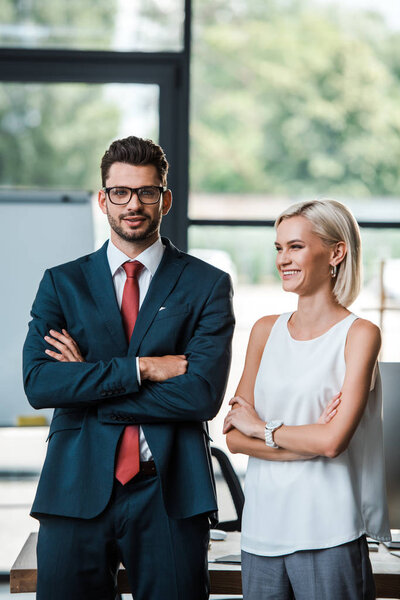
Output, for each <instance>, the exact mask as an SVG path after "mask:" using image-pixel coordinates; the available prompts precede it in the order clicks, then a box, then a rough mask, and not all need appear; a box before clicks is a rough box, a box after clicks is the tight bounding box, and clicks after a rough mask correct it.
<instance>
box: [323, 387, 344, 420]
mask: <svg viewBox="0 0 400 600" xmlns="http://www.w3.org/2000/svg"><path fill="white" fill-rule="evenodd" d="M341 396H342V392H339V393H338V394H336V396H334V397H333V398H332V400H331V401H330V402H329V403H328V404H327V405H326V407H325V409H324V410H323V411H322V413H321V416H320V418H319V419H318V421H317V423H318V424H319V425H326V423H329V422H330V421H332V419H333V417H334V416H335V415H336V413H337V407H338V406H339V404H340V400H341Z"/></svg>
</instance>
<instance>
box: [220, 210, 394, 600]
mask: <svg viewBox="0 0 400 600" xmlns="http://www.w3.org/2000/svg"><path fill="white" fill-rule="evenodd" d="M275 226H276V232H277V239H276V250H277V259H276V265H277V268H278V271H279V274H280V276H281V279H282V285H283V289H284V290H285V291H288V292H295V293H296V294H298V306H297V310H296V311H295V312H293V313H286V314H282V315H280V316H277V315H271V316H266V317H263V318H261V319H260V320H259V321H257V322H256V324H255V325H254V327H253V329H252V332H251V335H250V341H249V345H248V349H247V355H246V361H245V367H244V371H243V375H242V377H241V380H240V383H239V386H238V388H237V391H236V395H235V397H234V398H232V400H231V402H230V403H231V404H232V410H231V411H230V412H229V414H228V415H227V417H226V419H225V422H224V433H227V443H228V447H229V449H230V450H231V452H234V453H236V452H241V453H243V454H247V455H249V457H250V459H249V465H248V469H247V474H246V484H245V498H246V501H245V507H244V512H243V521H242V579H243V593H244V598H245V600H267V599H268V600H269V599H271V600H287V599H292V598H296V600H310V599H315V600H330V599H332V600H333V599H335V600H339V599H343V600H353V599H358V598H360V599H363V600H364V599H368V600H369V599H370V598H375V588H374V580H373V575H372V569H371V564H370V561H369V557H368V546H367V543H366V539H365V536H366V535H368V536H371V537H373V538H375V539H378V540H382V541H386V540H389V539H390V530H389V524H388V517H387V508H386V496H385V481H384V460H383V446H382V424H381V387H380V379H379V375H378V372H377V359H378V354H379V350H380V345H381V337H380V331H379V329H378V327H376V326H375V325H373V324H372V323H371V322H369V321H366V320H365V319H360V318H358V317H356V315H354V314H353V313H351V312H350V311H349V310H348V309H347V308H346V307H347V306H349V305H350V304H351V303H352V302H353V301H354V299H355V298H356V296H357V294H358V292H359V288H360V269H361V243H360V234H359V230H358V226H357V223H356V221H355V219H354V217H353V216H352V214H351V213H350V211H349V210H348V209H347V208H346V207H345V206H344V205H343V204H340V203H339V202H336V201H333V200H324V201H312V202H304V203H300V204H295V205H293V206H291V207H289V209H287V210H286V211H284V212H283V213H282V214H281V215H280V216H279V217H278V219H277V221H276V224H275Z"/></svg>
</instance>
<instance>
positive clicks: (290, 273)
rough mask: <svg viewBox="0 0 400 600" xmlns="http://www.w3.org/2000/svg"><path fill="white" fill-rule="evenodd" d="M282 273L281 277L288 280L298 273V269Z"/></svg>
mask: <svg viewBox="0 0 400 600" xmlns="http://www.w3.org/2000/svg"><path fill="white" fill-rule="evenodd" d="M281 273H282V277H283V278H284V279H285V278H289V277H293V276H294V275H297V274H298V273H300V269H291V270H287V271H281Z"/></svg>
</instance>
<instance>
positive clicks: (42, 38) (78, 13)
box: [0, 0, 121, 189]
mask: <svg viewBox="0 0 400 600" xmlns="http://www.w3.org/2000/svg"><path fill="white" fill-rule="evenodd" d="M115 6H116V3H115V2H113V1H110V0H107V1H106V0H100V1H99V2H96V5H95V9H94V5H93V3H87V2H86V3H84V2H77V1H76V0H74V1H71V2H63V1H61V0H55V1H54V2H48V1H47V0H36V1H33V0H23V1H22V0H19V1H18V0H16V1H12V0H8V1H5V0H3V2H2V22H3V23H4V24H7V26H8V27H7V28H4V30H6V31H9V30H10V31H12V32H15V34H14V37H13V36H10V37H8V38H5V39H3V40H2V42H3V44H4V45H7V44H11V45H21V46H23V45H29V46H35V44H37V45H40V46H58V47H60V46H68V47H77V48H83V47H85V46H86V44H87V43H88V39H89V38H90V40H91V41H93V39H95V40H96V43H98V44H99V45H101V47H103V48H104V47H107V45H110V44H111V42H112V39H113V36H114V20H115ZM20 32H22V33H20ZM89 34H90V35H89ZM90 36H92V37H90ZM105 90H106V88H105V87H103V86H100V85H86V84H80V83H71V84H64V83H62V84H61V83H57V84H46V83H44V84H31V83H27V84H25V83H3V84H2V86H1V87H0V184H1V185H6V186H14V185H24V186H38V187H63V188H66V187H67V188H83V189H88V188H97V186H98V184H99V157H100V156H101V155H102V154H103V152H104V148H106V147H107V145H108V144H109V142H110V140H111V139H112V138H113V137H114V136H115V135H116V134H117V133H118V129H119V125H120V120H121V117H120V109H119V107H118V105H117V104H116V102H115V99H113V98H110V97H109V96H108V95H107V92H106V91H105Z"/></svg>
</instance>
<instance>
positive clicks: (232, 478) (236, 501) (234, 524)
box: [211, 446, 244, 600]
mask: <svg viewBox="0 0 400 600" xmlns="http://www.w3.org/2000/svg"><path fill="white" fill-rule="evenodd" d="M211 454H212V456H213V457H214V458H215V459H216V460H217V462H218V465H219V467H220V469H221V473H222V476H223V478H224V480H225V482H226V484H227V486H228V489H229V492H230V494H231V497H232V501H233V505H234V507H235V511H236V519H233V520H230V521H220V522H219V523H218V525H217V527H218V529H222V530H223V531H241V530H242V512H243V505H244V494H243V489H242V485H241V483H240V480H239V477H238V476H237V475H236V472H235V470H234V468H233V467H232V464H231V461H230V460H229V458H228V456H227V455H226V453H225V452H224V451H223V450H221V449H220V448H216V447H215V446H211ZM240 598H242V596H241V597H240ZM221 600H239V598H238V596H236V597H235V598H231V597H227V596H224V597H223V598H221Z"/></svg>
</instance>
